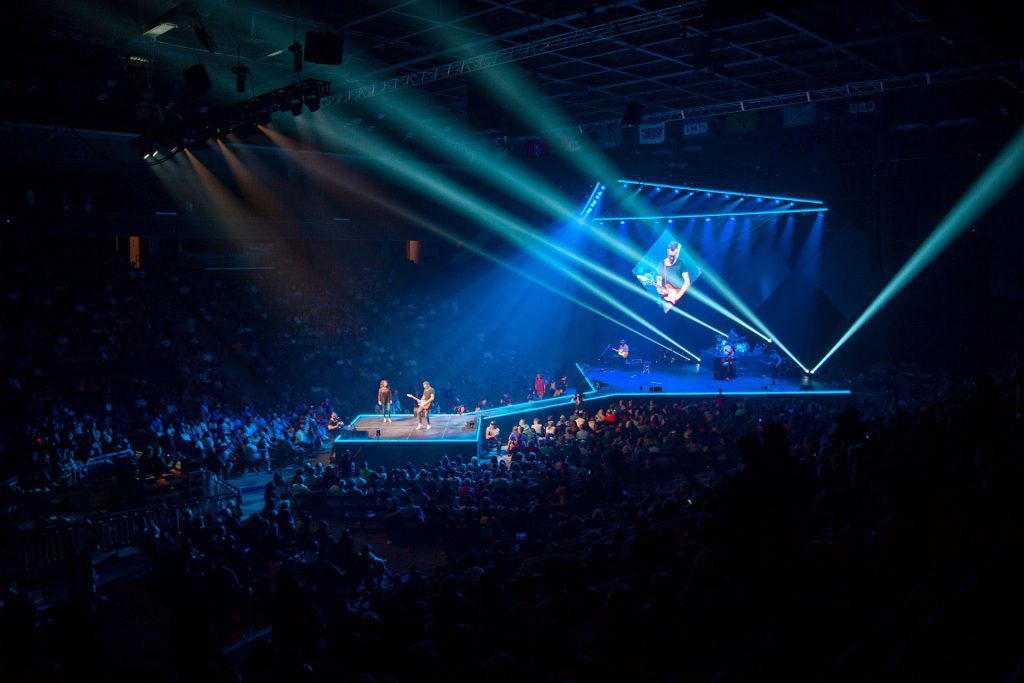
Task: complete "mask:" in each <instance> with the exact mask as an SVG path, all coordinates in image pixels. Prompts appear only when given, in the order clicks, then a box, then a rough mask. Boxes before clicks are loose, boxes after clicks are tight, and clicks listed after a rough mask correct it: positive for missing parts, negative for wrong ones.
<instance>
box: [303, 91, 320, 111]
mask: <svg viewBox="0 0 1024 683" xmlns="http://www.w3.org/2000/svg"><path fill="white" fill-rule="evenodd" d="M306 106H307V107H309V110H310V111H319V110H320V96H319V95H307V96H306Z"/></svg>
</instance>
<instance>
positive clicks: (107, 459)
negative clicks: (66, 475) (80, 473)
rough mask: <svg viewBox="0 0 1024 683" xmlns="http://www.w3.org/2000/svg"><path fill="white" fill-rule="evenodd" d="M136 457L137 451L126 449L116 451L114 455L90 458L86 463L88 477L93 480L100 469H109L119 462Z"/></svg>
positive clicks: (106, 454)
mask: <svg viewBox="0 0 1024 683" xmlns="http://www.w3.org/2000/svg"><path fill="white" fill-rule="evenodd" d="M134 457H135V451H132V450H130V449H127V448H126V449H124V450H121V451H115V452H114V453H105V454H103V455H97V456H96V457H95V458H89V459H88V460H87V461H86V463H85V473H86V476H87V477H89V478H92V476H93V475H94V474H95V473H96V472H97V471H98V470H99V469H101V468H104V467H109V466H111V465H113V464H114V463H116V462H117V461H118V460H122V459H125V458H134Z"/></svg>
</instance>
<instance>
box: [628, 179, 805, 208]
mask: <svg viewBox="0 0 1024 683" xmlns="http://www.w3.org/2000/svg"><path fill="white" fill-rule="evenodd" d="M618 182H620V183H622V184H623V185H640V186H641V187H664V188H667V189H669V190H686V191H687V192H711V193H712V194H727V195H729V196H731V197H754V198H757V199H777V200H779V201H780V202H805V203H807V204H824V203H825V202H823V201H821V200H820V199H797V198H795V197H778V196H775V195H770V194H753V193H750V192H733V191H731V190H709V189H707V188H706V187H688V186H686V185H666V184H664V183H646V182H641V181H639V180H624V179H621V178H620V179H619V180H618Z"/></svg>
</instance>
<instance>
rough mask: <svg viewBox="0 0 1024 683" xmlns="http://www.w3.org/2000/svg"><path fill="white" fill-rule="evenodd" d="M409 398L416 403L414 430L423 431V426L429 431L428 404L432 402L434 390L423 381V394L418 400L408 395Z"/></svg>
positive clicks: (428, 383)
mask: <svg viewBox="0 0 1024 683" xmlns="http://www.w3.org/2000/svg"><path fill="white" fill-rule="evenodd" d="M408 396H409V398H411V399H414V400H415V401H416V403H417V406H416V429H423V425H424V424H426V425H427V429H430V404H432V403H433V402H434V388H433V387H432V386H430V382H427V381H426V380H424V382H423V393H422V394H421V395H420V397H419V398H417V397H415V396H413V395H412V394H408Z"/></svg>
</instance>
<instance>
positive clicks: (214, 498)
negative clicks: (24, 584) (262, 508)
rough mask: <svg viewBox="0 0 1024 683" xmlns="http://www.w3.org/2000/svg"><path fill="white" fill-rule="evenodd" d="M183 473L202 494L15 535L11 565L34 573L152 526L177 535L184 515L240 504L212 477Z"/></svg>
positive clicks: (114, 545) (237, 495)
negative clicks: (198, 484)
mask: <svg viewBox="0 0 1024 683" xmlns="http://www.w3.org/2000/svg"><path fill="white" fill-rule="evenodd" d="M189 476H190V477H200V478H201V481H202V495H200V496H198V497H194V498H187V499H185V500H180V501H170V502H165V503H160V504H158V505H150V506H147V507H143V508H136V509H134V510H128V511H125V512H117V513H113V514H109V515H104V516H102V517H96V518H93V519H87V518H86V519H82V520H81V521H74V522H66V523H65V526H54V527H48V528H45V529H33V530H30V531H27V532H25V533H23V534H20V538H18V539H16V541H15V544H14V545H15V546H16V552H15V553H14V555H13V559H14V569H15V570H16V571H17V572H21V573H24V572H34V571H39V570H43V569H47V568H49V567H51V566H53V565H55V564H57V563H60V562H63V561H65V560H67V559H68V558H71V557H75V556H77V555H81V554H82V553H83V552H85V553H90V554H91V553H95V552H111V551H115V550H120V549H122V548H128V547H131V546H133V545H136V544H137V543H139V542H140V541H142V540H143V539H144V538H145V536H146V535H147V534H149V533H150V531H151V529H152V528H153V527H156V528H159V529H160V530H161V532H163V533H178V532H180V531H181V527H182V523H183V522H184V521H185V519H188V518H196V517H203V516H205V515H207V514H210V513H216V512H218V511H219V510H221V509H223V508H224V507H225V506H226V505H228V504H231V503H235V504H238V505H240V504H241V501H242V494H241V491H239V490H238V489H237V488H236V487H234V486H232V485H231V484H228V483H226V482H224V481H222V480H221V479H220V478H219V477H217V476H216V475H214V474H212V473H210V472H207V471H206V470H199V471H198V472H193V473H191V474H190V475H189ZM196 488H197V489H198V487H196Z"/></svg>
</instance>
